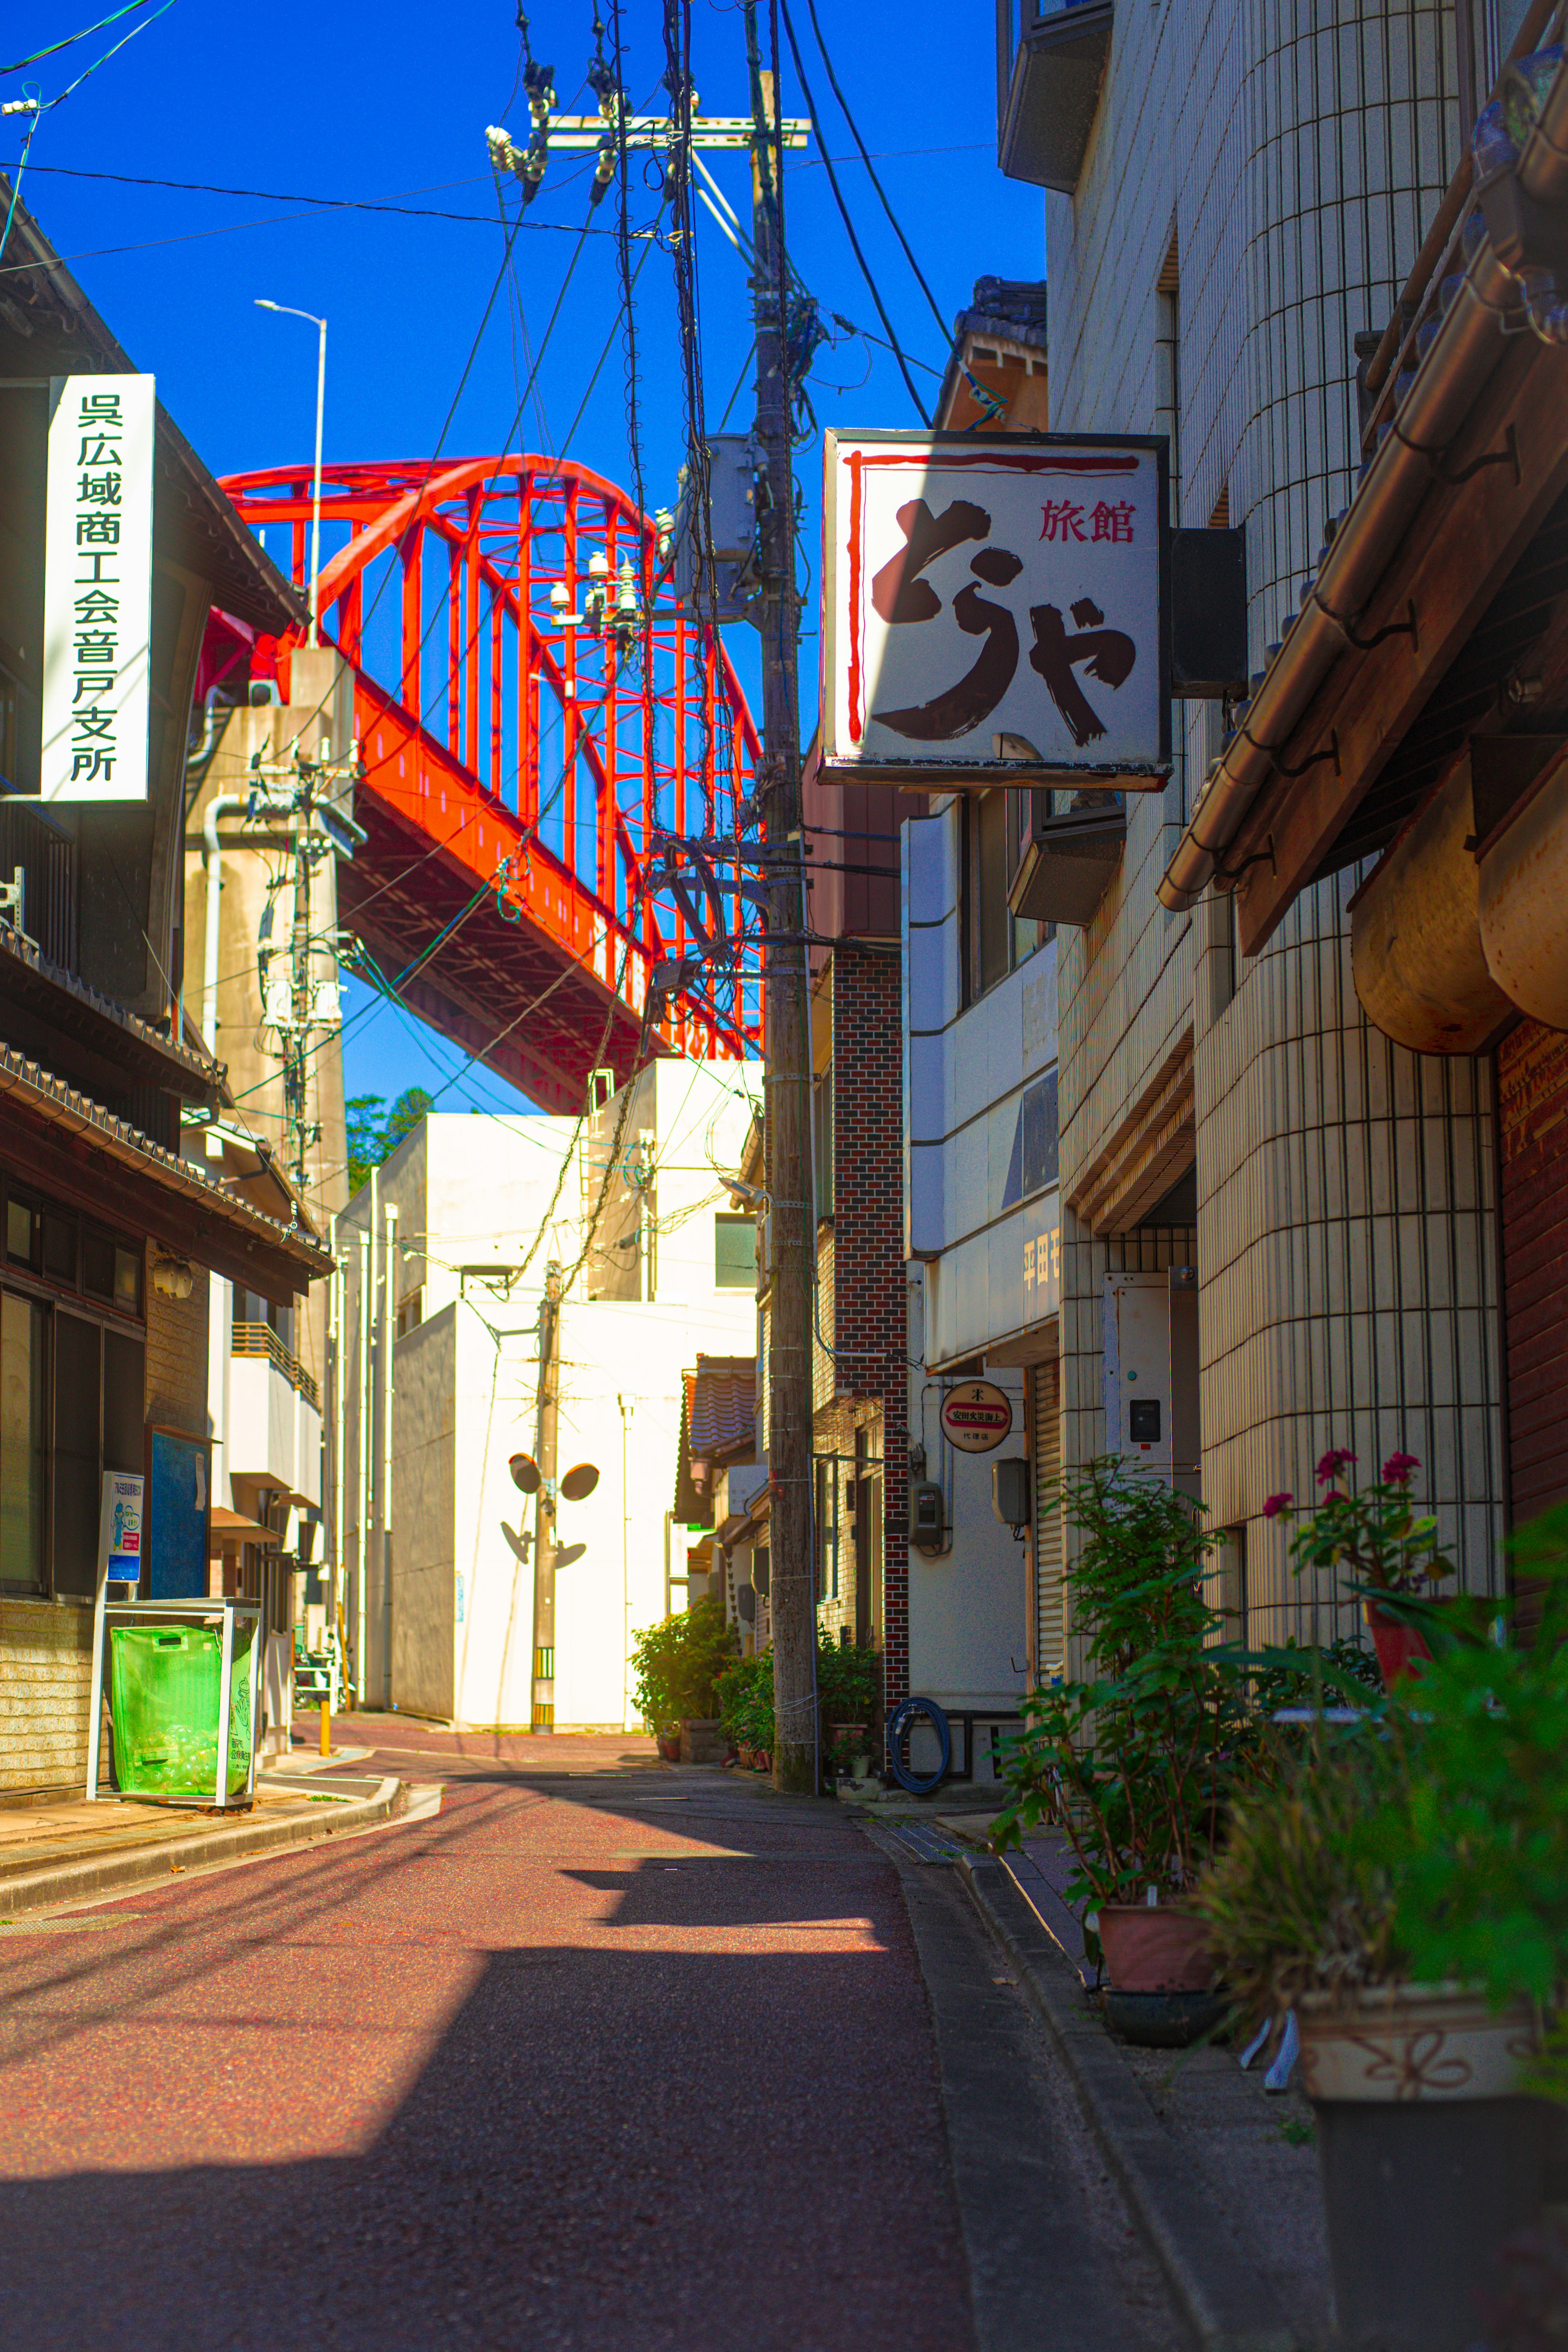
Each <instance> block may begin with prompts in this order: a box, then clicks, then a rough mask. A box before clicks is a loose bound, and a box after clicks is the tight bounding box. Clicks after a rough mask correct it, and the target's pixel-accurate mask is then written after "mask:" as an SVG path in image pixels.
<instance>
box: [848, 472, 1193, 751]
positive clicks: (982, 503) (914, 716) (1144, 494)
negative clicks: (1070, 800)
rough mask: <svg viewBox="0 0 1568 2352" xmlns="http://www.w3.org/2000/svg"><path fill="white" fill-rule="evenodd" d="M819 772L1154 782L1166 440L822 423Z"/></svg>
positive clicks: (1166, 724) (1166, 730)
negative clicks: (837, 427)
mask: <svg viewBox="0 0 1568 2352" xmlns="http://www.w3.org/2000/svg"><path fill="white" fill-rule="evenodd" d="M823 446H824V452H825V462H826V486H825V492H824V515H823V530H824V553H823V578H824V591H823V635H822V648H823V677H822V733H823V747H822V765H823V769H824V771H825V772H838V773H839V774H840V775H843V776H848V775H856V776H860V777H866V778H875V779H879V780H881V781H884V782H900V783H903V784H905V785H906V786H908V787H909V788H910V789H912V790H916V791H920V790H924V791H928V792H950V791H952V790H953V789H955V788H957V787H962V786H964V785H970V786H977V785H984V784H988V783H996V782H1014V783H1023V782H1050V781H1051V780H1052V779H1056V778H1059V779H1060V780H1061V781H1062V782H1064V783H1072V782H1078V783H1080V784H1099V785H1110V786H1122V787H1128V788H1131V789H1133V790H1138V789H1144V790H1158V789H1159V788H1160V787H1161V786H1162V785H1163V782H1164V781H1165V778H1166V776H1167V774H1168V773H1169V771H1170V761H1171V704H1170V693H1171V688H1170V670H1169V652H1168V648H1169V631H1168V626H1167V612H1168V603H1169V598H1168V584H1167V583H1168V575H1169V538H1170V533H1169V529H1168V524H1169V515H1170V500H1169V493H1168V490H1167V487H1166V445H1165V442H1164V440H1163V438H1152V439H1149V438H1134V437H1118V436H1108V437H1106V438H1104V439H1100V440H1089V439H1086V438H1083V437H1080V436H1078V435H1072V434H1034V433H1029V434H993V435H987V436H985V437H984V439H979V438H976V437H975V436H972V435H969V434H964V433H878V434H849V433H825V434H824V436H823Z"/></svg>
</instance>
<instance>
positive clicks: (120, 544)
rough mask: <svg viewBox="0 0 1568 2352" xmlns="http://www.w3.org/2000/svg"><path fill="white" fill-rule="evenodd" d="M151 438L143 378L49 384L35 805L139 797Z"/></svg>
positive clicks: (54, 379) (145, 753) (147, 667)
mask: <svg viewBox="0 0 1568 2352" xmlns="http://www.w3.org/2000/svg"><path fill="white" fill-rule="evenodd" d="M157 442H158V393H157V384H156V381H155V379H154V378H153V376H151V375H148V374H144V373H141V372H139V371H129V370H128V371H123V372H120V373H102V374H90V375H85V374H84V375H58V376H51V377H50V378H49V380H48V423H47V463H46V474H45V487H44V518H45V520H44V621H43V722H42V729H41V738H40V744H39V779H38V797H39V800H40V802H41V803H43V805H44V806H46V807H47V806H48V805H50V804H51V803H53V804H55V805H58V806H61V807H68V806H74V805H78V804H81V803H105V802H124V803H135V802H138V801H143V802H144V801H145V800H146V799H147V798H148V795H149V788H150V782H151V770H152V736H151V724H152V709H153V703H152V684H153V503H154V499H155V495H156V470H157V467H156V459H157Z"/></svg>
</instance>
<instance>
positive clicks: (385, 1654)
mask: <svg viewBox="0 0 1568 2352" xmlns="http://www.w3.org/2000/svg"><path fill="white" fill-rule="evenodd" d="M381 1318H382V1319H381V1330H382V1348H383V1351H384V1358H385V1364H386V1370H385V1371H384V1373H383V1375H382V1400H381V1553H382V1586H381V1596H382V1597H381V1657H382V1680H383V1683H384V1694H383V1699H382V1704H383V1705H384V1706H388V1707H390V1706H391V1705H392V1368H393V1363H394V1360H395V1356H396V1352H397V1203H396V1202H395V1201H388V1202H387V1204H386V1279H385V1281H384V1284H383V1286H382V1302H381Z"/></svg>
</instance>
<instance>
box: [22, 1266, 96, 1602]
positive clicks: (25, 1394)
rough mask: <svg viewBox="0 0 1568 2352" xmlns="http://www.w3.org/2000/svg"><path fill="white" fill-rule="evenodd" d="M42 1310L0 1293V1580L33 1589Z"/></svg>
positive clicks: (40, 1542)
mask: <svg viewBox="0 0 1568 2352" xmlns="http://www.w3.org/2000/svg"><path fill="white" fill-rule="evenodd" d="M45 1313H46V1310H45V1308H44V1307H40V1306H39V1305H38V1304H37V1301H36V1300H34V1299H31V1298H20V1297H17V1295H16V1292H15V1291H11V1290H7V1291H5V1293H4V1294H3V1295H0V1583H5V1584H8V1585H12V1586H17V1585H19V1586H21V1587H23V1588H24V1589H25V1590H31V1591H41V1590H42V1588H43V1581H44V1428H45V1417H44V1344H45V1320H44V1318H45ZM96 1500H97V1493H96V1488H95V1490H94V1502H95V1504H96ZM96 1517H97V1514H96V1510H95V1512H94V1519H95V1522H96Z"/></svg>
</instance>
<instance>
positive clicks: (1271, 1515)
mask: <svg viewBox="0 0 1568 2352" xmlns="http://www.w3.org/2000/svg"><path fill="white" fill-rule="evenodd" d="M1294 1500H1295V1497H1294V1496H1292V1495H1290V1494H1283V1495H1270V1496H1269V1497H1268V1501H1267V1502H1266V1503H1265V1504H1264V1506H1263V1516H1264V1517H1265V1518H1266V1519H1277V1518H1278V1517H1279V1514H1280V1512H1281V1511H1288V1510H1289V1507H1290V1506H1291V1504H1292V1502H1293V1501H1294Z"/></svg>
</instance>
